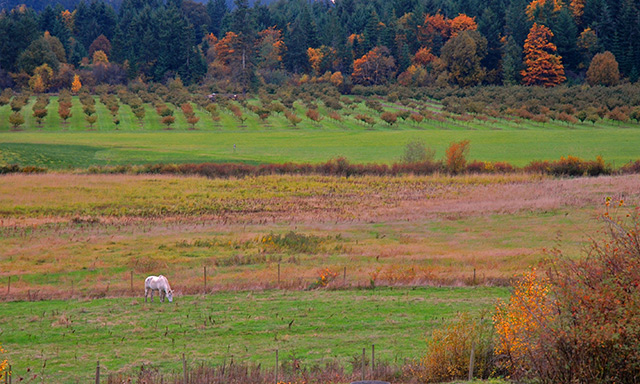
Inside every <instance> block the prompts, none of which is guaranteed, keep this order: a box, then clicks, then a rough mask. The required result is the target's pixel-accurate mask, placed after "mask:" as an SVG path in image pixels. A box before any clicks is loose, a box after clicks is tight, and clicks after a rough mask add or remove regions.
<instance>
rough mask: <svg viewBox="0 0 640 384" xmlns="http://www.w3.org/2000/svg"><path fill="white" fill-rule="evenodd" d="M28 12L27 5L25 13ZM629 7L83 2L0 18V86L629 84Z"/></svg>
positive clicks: (632, 54)
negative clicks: (135, 82)
mask: <svg viewBox="0 0 640 384" xmlns="http://www.w3.org/2000/svg"><path fill="white" fill-rule="evenodd" d="M34 4H35V3H34ZM638 63H640V12H639V5H638V4H637V1H634V0H572V1H571V2H569V3H564V2H562V1H561V0H532V1H529V0H495V1H491V2H488V3H487V2H483V1H480V0H394V1H384V0H336V1H335V2H332V1H329V0H323V1H312V2H309V1H307V0H278V1H275V2H272V3H270V4H262V3H260V2H258V3H256V4H254V5H253V6H249V2H248V0H235V1H234V5H233V7H229V6H228V5H227V3H226V1H225V0H209V1H208V2H207V3H199V2H195V1H192V0H166V1H163V0H123V1H122V2H121V4H119V7H118V10H117V11H116V9H115V8H114V6H113V3H112V2H106V1H103V0H100V1H97V0H93V1H92V2H90V3H87V2H85V1H81V2H80V3H78V4H77V5H75V6H74V7H73V8H72V9H71V8H65V6H64V5H63V4H59V3H58V4H57V5H55V6H53V5H47V6H46V7H45V8H44V9H42V10H41V11H38V12H36V11H35V10H33V9H32V8H29V7H27V6H24V5H22V6H18V7H16V8H13V9H10V10H3V11H1V12H0V88H6V87H22V88H25V87H28V88H31V89H32V90H33V89H34V84H37V88H38V90H41V89H44V90H45V91H47V90H57V89H61V88H71V86H72V84H73V82H74V77H75V76H79V80H80V82H81V83H82V84H85V85H89V86H91V85H97V84H103V83H106V84H125V83H127V82H129V81H131V80H134V79H137V80H141V81H154V82H166V81H167V80H169V79H172V78H175V77H180V78H181V80H182V81H183V82H184V83H185V84H193V83H201V84H206V85H209V86H210V88H211V89H217V90H221V91H229V92H244V91H248V90H255V89H256V88H258V87H260V86H262V85H273V86H278V85H282V84H285V83H287V82H289V81H291V80H292V79H293V80H302V81H303V82H304V81H308V80H309V79H312V80H314V81H320V82H322V81H326V82H331V83H332V84H333V85H335V86H336V87H339V88H343V90H346V91H348V90H349V88H348V87H350V86H351V85H354V84H360V85H365V86H367V85H381V84H382V85H384V84H387V83H389V82H392V83H393V82H397V83H398V84H400V85H403V86H410V87H412V86H446V85H457V86H461V87H467V86H473V85H479V84H509V85H512V84H525V85H541V86H546V87H550V86H555V85H557V84H560V83H564V82H570V83H580V82H583V81H584V80H585V79H586V81H588V82H589V83H590V84H600V85H613V84H617V83H618V82H619V81H620V79H621V78H622V79H628V80H630V81H632V82H635V81H636V80H637V79H638V74H639V73H638V71H639V70H640V68H638V65H639V64H638Z"/></svg>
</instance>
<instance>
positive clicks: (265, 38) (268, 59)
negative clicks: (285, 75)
mask: <svg viewBox="0 0 640 384" xmlns="http://www.w3.org/2000/svg"><path fill="white" fill-rule="evenodd" d="M256 45H257V58H256V66H257V67H258V68H259V69H270V70H274V69H278V68H279V67H280V66H281V65H282V55H283V54H284V52H285V51H286V49H287V47H286V46H285V44H284V40H283V38H282V31H281V30H279V29H276V27H269V28H267V29H265V30H262V31H261V32H259V33H258V41H257V43H256Z"/></svg>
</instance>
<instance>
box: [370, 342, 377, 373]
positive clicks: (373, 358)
mask: <svg viewBox="0 0 640 384" xmlns="http://www.w3.org/2000/svg"><path fill="white" fill-rule="evenodd" d="M375 361H376V345H375V344H371V372H372V373H373V372H375V370H376V363H375Z"/></svg>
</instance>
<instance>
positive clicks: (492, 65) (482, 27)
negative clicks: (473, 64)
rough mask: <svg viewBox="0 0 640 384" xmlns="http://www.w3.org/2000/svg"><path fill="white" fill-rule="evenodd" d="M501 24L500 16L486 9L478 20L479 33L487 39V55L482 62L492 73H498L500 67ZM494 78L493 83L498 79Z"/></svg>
mask: <svg viewBox="0 0 640 384" xmlns="http://www.w3.org/2000/svg"><path fill="white" fill-rule="evenodd" d="M501 28H502V27H501V23H500V22H499V20H498V16H497V15H496V14H495V13H494V12H493V11H492V10H491V8H486V9H485V10H484V12H482V16H481V17H480V19H479V20H478V31H479V32H480V33H481V34H482V35H483V36H484V37H485V38H486V39H487V55H486V56H485V57H484V59H483V60H482V65H483V66H484V67H486V68H487V70H488V71H489V72H491V73H497V71H498V68H499V66H500V56H501V52H500V32H501ZM492 77H494V78H493V79H490V80H493V81H497V80H498V79H497V78H495V77H496V76H492Z"/></svg>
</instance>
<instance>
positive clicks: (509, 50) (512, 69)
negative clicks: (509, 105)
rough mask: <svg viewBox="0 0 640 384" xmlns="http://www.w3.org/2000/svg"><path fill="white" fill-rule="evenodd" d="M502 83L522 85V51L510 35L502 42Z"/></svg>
mask: <svg viewBox="0 0 640 384" xmlns="http://www.w3.org/2000/svg"><path fill="white" fill-rule="evenodd" d="M501 50H502V83H503V84H504V85H516V84H519V83H520V72H521V71H522V49H521V48H520V46H519V45H518V44H517V43H516V40H515V39H514V38H513V36H511V35H508V36H506V38H504V39H503V42H502V47H501Z"/></svg>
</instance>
